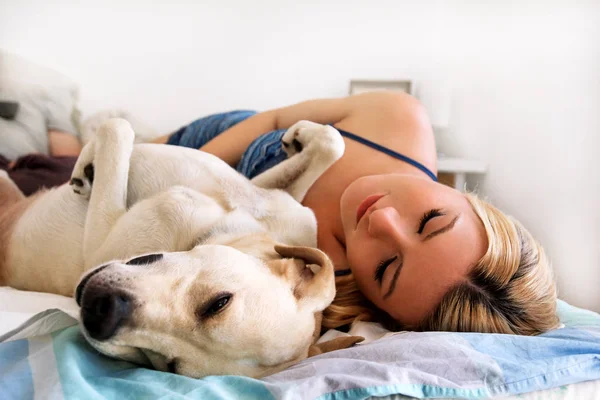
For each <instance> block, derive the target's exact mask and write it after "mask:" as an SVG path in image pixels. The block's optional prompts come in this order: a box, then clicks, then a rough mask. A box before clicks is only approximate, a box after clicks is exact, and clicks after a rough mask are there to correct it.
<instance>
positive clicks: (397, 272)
mask: <svg viewBox="0 0 600 400" xmlns="http://www.w3.org/2000/svg"><path fill="white" fill-rule="evenodd" d="M403 264H404V262H401V263H400V265H398V268H396V272H394V276H393V277H392V283H391V284H390V288H389V289H388V291H387V292H385V294H384V295H383V299H384V300H385V299H387V298H388V297H390V295H391V294H392V292H393V291H394V289H396V281H398V275H400V270H402V265H403Z"/></svg>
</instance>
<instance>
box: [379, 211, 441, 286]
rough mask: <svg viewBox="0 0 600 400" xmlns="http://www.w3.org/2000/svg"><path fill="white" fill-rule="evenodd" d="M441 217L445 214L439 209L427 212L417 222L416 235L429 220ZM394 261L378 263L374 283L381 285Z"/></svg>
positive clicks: (389, 259)
mask: <svg viewBox="0 0 600 400" xmlns="http://www.w3.org/2000/svg"><path fill="white" fill-rule="evenodd" d="M443 215H446V214H444V213H443V212H442V210H441V209H439V208H434V209H431V210H429V211H427V212H426V213H425V214H423V216H422V217H421V221H420V222H419V230H418V233H419V234H421V233H423V229H425V225H426V224H427V222H429V220H431V219H433V218H436V217H441V216H443ZM396 259H398V256H394V257H392V258H388V259H387V260H384V261H382V262H380V263H379V265H377V268H375V274H374V276H373V279H374V280H375V281H377V282H379V284H380V285H381V282H382V281H383V275H384V274H385V271H386V270H387V267H389V266H390V265H391V264H392V263H393V262H394V261H396Z"/></svg>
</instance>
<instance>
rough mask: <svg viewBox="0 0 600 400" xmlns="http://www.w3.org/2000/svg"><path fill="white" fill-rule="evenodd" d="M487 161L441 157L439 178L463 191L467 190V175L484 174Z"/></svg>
mask: <svg viewBox="0 0 600 400" xmlns="http://www.w3.org/2000/svg"><path fill="white" fill-rule="evenodd" d="M486 169H487V166H486V165H485V163H483V162H481V161H477V160H468V159H465V158H453V157H440V158H439V159H438V179H439V181H440V183H443V184H444V185H448V186H451V187H453V188H455V189H458V190H460V191H461V192H462V191H464V190H465V184H466V183H467V175H469V174H484V173H485V171H486Z"/></svg>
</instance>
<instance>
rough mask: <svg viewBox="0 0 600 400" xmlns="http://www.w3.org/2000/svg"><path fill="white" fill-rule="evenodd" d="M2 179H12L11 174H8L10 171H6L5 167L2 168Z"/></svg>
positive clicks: (0, 172) (0, 177) (0, 170)
mask: <svg viewBox="0 0 600 400" xmlns="http://www.w3.org/2000/svg"><path fill="white" fill-rule="evenodd" d="M0 179H6V180H9V181H10V180H11V179H10V176H8V172H6V171H5V170H3V169H0Z"/></svg>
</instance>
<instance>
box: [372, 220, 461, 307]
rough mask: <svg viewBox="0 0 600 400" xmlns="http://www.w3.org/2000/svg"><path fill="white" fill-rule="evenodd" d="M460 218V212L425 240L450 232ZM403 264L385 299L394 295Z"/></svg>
mask: <svg viewBox="0 0 600 400" xmlns="http://www.w3.org/2000/svg"><path fill="white" fill-rule="evenodd" d="M459 218H460V214H458V215H457V216H456V217H454V219H452V221H450V222H449V223H448V225H446V226H444V227H442V228H440V229H438V230H437V231H434V232H431V233H430V234H429V235H427V236H426V237H425V239H423V241H424V242H425V241H427V240H431V239H433V238H434V237H436V236H438V235H441V234H442V233H444V232H448V231H449V230H451V229H452V228H454V225H456V222H457V221H458V219H459ZM402 264H403V263H400V265H398V268H396V272H394V276H393V277H392V283H390V288H389V289H388V291H387V292H386V293H385V294H384V295H383V299H384V300H385V299H387V298H388V297H390V296H391V295H392V293H393V292H394V289H395V288H396V282H397V281H398V276H399V275H400V270H402Z"/></svg>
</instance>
